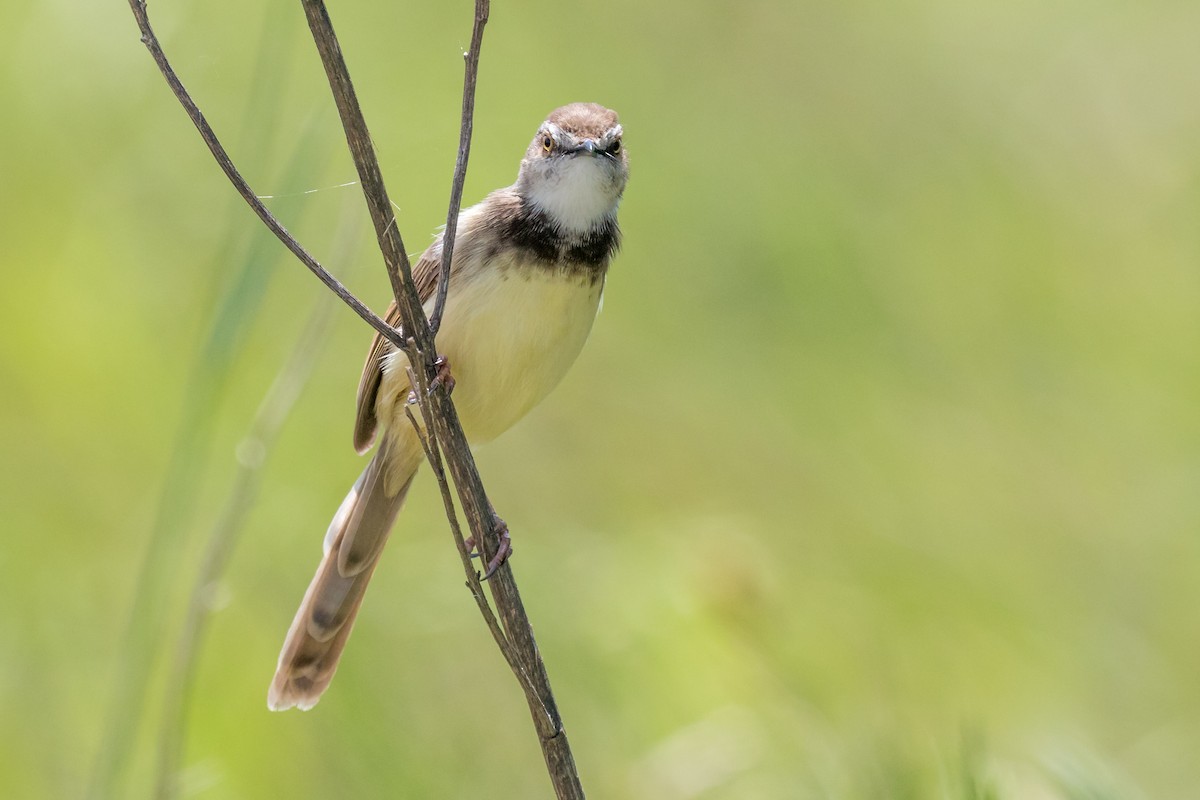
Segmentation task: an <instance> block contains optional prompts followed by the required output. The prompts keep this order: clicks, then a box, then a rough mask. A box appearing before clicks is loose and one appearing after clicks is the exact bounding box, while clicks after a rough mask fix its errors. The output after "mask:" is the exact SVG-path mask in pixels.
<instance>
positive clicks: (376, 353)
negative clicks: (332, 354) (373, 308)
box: [354, 236, 460, 454]
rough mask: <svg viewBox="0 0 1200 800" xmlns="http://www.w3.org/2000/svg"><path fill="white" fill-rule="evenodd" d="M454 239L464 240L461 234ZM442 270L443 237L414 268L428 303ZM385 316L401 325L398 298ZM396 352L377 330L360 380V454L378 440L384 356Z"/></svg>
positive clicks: (357, 438) (356, 439)
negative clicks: (378, 402)
mask: <svg viewBox="0 0 1200 800" xmlns="http://www.w3.org/2000/svg"><path fill="white" fill-rule="evenodd" d="M454 241H455V242H458V241H460V240H459V238H458V237H457V236H455V237H454ZM441 269H442V238H441V236H438V238H437V240H436V241H435V242H434V243H433V244H432V245H430V246H429V249H428V250H426V251H425V253H424V254H423V255H422V256H421V260H420V261H418V262H417V265H416V266H415V267H413V270H412V274H413V283H415V284H416V285H417V296H418V297H420V298H421V302H422V303H424V302H425V301H426V300H428V299H429V298H430V297H433V293H434V292H435V291H437V284H438V278H440V277H441ZM383 319H384V321H385V322H387V324H388V325H391V326H392V327H395V326H397V325H399V324H400V310H399V309H398V308H397V307H396V301H395V300H392V302H391V303H389V304H388V307H387V313H386V314H384V316H383ZM390 352H392V343H391V342H389V341H388V340H387V339H385V338H383V335H382V334H379V333H376V334H375V338H374V339H372V340H371V349H370V350H368V351H367V362H366V363H365V364H363V372H362V377H361V378H359V380H358V400H357V406H358V408H357V413H356V414H355V417H354V449H355V450H357V451H358V452H359V453H360V454H362V453H365V452H367V451H368V450H370V449H371V444H372V443H373V442H374V441H375V428H376V426H377V425H378V420H377V419H375V398H376V396H377V395H378V394H379V384H380V383H382V381H383V359H384V357H385V356H386V355H387V354H388V353H390Z"/></svg>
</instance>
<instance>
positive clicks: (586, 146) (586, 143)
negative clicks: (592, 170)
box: [575, 139, 597, 155]
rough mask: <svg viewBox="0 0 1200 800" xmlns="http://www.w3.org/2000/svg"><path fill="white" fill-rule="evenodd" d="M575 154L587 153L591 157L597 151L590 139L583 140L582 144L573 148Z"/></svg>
mask: <svg viewBox="0 0 1200 800" xmlns="http://www.w3.org/2000/svg"><path fill="white" fill-rule="evenodd" d="M575 150H576V152H579V151H587V152H588V153H589V154H591V155H595V154H596V151H597V147H596V143H595V142H594V141H592V140H591V139H584V140H583V144H581V145H579V147H577V148H575Z"/></svg>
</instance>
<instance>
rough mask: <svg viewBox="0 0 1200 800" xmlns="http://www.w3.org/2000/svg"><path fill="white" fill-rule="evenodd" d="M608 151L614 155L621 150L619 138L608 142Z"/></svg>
mask: <svg viewBox="0 0 1200 800" xmlns="http://www.w3.org/2000/svg"><path fill="white" fill-rule="evenodd" d="M608 152H610V153H612V154H613V155H614V156H615V155H616V154H617V153H619V152H621V140H620V139H617V140H615V141H614V142H613V143H612V144H610V145H609V146H608Z"/></svg>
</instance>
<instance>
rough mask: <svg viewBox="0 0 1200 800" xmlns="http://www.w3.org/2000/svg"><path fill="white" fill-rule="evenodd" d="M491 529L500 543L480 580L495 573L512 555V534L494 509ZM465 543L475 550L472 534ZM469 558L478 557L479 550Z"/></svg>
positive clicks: (468, 547) (469, 548)
mask: <svg viewBox="0 0 1200 800" xmlns="http://www.w3.org/2000/svg"><path fill="white" fill-rule="evenodd" d="M492 531H493V533H495V534H496V538H497V539H499V541H500V544H499V546H498V547H497V548H496V555H494V556H492V560H491V561H489V562H488V565H487V572H485V573H483V578H482V580H485V581H486V580H487V579H488V578H490V577H492V575H494V574H495V572H496V570H497V569H499V568H500V565H501V564H503V563H504V562H505V561H508V557H509V556H511V555H512V551H513V548H512V536H511V535H510V534H509V532H508V523H506V522H505V521H504V520H502V519H500V517H499V516H497V515H496V512H494V511H493V512H492ZM466 545H467V549H468V550H476V547H475V537H474V536H472V537H470V538H469V539H467V540H466ZM471 558H479V552H474V553H472V554H471Z"/></svg>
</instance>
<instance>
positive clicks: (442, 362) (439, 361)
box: [429, 355, 454, 394]
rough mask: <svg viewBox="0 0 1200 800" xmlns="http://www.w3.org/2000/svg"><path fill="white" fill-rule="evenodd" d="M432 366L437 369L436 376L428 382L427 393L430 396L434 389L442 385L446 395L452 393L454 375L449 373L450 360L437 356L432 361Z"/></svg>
mask: <svg viewBox="0 0 1200 800" xmlns="http://www.w3.org/2000/svg"><path fill="white" fill-rule="evenodd" d="M433 366H434V367H436V368H437V374H436V375H434V376H433V380H431V381H430V382H429V393H430V394H432V393H433V390H434V389H436V388H438V387H439V386H442V385H445V387H446V393H447V394H449V393H451V392H453V391H454V375H453V374H451V372H450V359H448V358H446V357H445V356H443V355H439V356H438V357H437V358H435V359H434V360H433Z"/></svg>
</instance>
